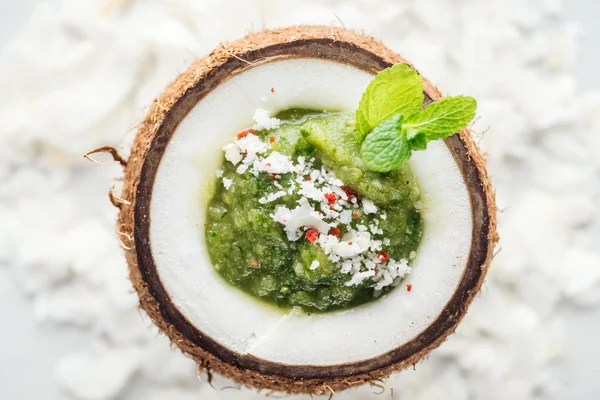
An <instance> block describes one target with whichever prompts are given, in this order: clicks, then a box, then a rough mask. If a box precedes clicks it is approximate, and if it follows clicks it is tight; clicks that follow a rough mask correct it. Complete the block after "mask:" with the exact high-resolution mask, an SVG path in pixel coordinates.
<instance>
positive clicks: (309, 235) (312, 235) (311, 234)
mask: <svg viewBox="0 0 600 400" xmlns="http://www.w3.org/2000/svg"><path fill="white" fill-rule="evenodd" d="M304 237H305V238H306V240H308V241H309V242H311V243H314V242H316V241H317V239H318V238H319V232H318V231H317V230H316V229H315V228H311V229H309V230H307V231H306V234H305V235H304Z"/></svg>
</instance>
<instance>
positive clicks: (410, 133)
mask: <svg viewBox="0 0 600 400" xmlns="http://www.w3.org/2000/svg"><path fill="white" fill-rule="evenodd" d="M405 132H406V140H407V141H408V144H409V145H410V148H411V149H413V150H425V149H427V143H428V142H429V139H427V135H425V134H424V133H423V132H419V131H417V130H415V129H405Z"/></svg>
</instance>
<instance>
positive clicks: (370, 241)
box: [205, 109, 422, 312]
mask: <svg viewBox="0 0 600 400" xmlns="http://www.w3.org/2000/svg"><path fill="white" fill-rule="evenodd" d="M275 118H277V119H278V120H279V123H278V125H279V126H278V127H271V129H262V130H261V129H255V130H248V131H244V132H241V133H240V134H238V136H237V139H236V141H235V142H234V144H232V145H228V146H229V147H227V148H226V152H225V154H226V156H225V157H224V159H223V163H222V166H221V169H220V170H219V171H218V174H217V176H218V179H217V183H216V189H215V193H214V195H213V197H212V199H211V200H210V202H209V204H208V208H207V211H206V216H207V219H206V228H205V229H206V232H205V233H206V241H207V247H208V252H209V255H210V258H211V261H212V264H213V265H214V268H215V269H216V271H217V272H218V273H219V274H220V275H221V276H222V277H223V279H224V280H225V281H227V282H228V283H229V284H231V285H234V286H236V287H238V288H240V289H241V290H243V291H245V292H247V293H249V294H250V295H252V296H255V297H256V298H259V299H261V300H263V301H266V302H269V303H272V304H275V305H277V306H278V307H282V308H285V309H288V308H292V307H300V308H302V309H303V310H304V311H306V312H326V311H332V310H339V309H347V308H351V307H355V306H358V305H361V304H364V303H367V302H370V301H374V300H376V299H378V298H380V297H381V296H382V295H385V294H386V293H388V292H390V291H391V290H393V289H394V288H395V287H397V286H398V284H399V283H400V282H401V281H402V279H403V278H404V277H405V276H406V274H408V273H409V272H410V267H409V265H408V264H409V262H410V261H411V260H412V259H413V258H414V257H415V254H416V251H417V247H418V245H419V242H420V239H421V235H422V218H421V214H420V204H421V202H420V191H419V186H418V183H417V181H416V179H415V177H414V175H413V174H412V172H411V170H410V168H409V166H408V163H405V164H403V165H402V166H401V167H400V168H399V169H397V170H394V171H392V172H387V173H377V172H371V171H367V170H366V168H365V167H364V164H363V162H362V160H361V158H360V144H359V142H358V141H357V139H356V132H355V126H354V113H345V112H322V111H312V110H303V109H290V110H286V111H283V112H280V113H279V114H277V115H276V116H275Z"/></svg>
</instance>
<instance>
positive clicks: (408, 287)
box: [406, 283, 412, 292]
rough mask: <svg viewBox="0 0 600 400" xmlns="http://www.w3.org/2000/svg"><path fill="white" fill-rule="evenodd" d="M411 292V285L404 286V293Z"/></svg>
mask: <svg viewBox="0 0 600 400" xmlns="http://www.w3.org/2000/svg"><path fill="white" fill-rule="evenodd" d="M411 290H412V283H409V284H408V285H406V291H407V292H410V291H411Z"/></svg>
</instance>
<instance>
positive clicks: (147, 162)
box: [117, 26, 497, 394]
mask: <svg viewBox="0 0 600 400" xmlns="http://www.w3.org/2000/svg"><path fill="white" fill-rule="evenodd" d="M298 57H305V58H306V57H308V58H320V59H327V60H331V61H336V62H341V63H345V64H349V65H352V66H354V67H358V68H360V69H363V70H365V71H367V72H371V73H373V74H375V73H377V72H378V71H380V70H381V69H384V68H386V67H389V66H390V65H392V64H396V63H408V64H410V63H409V62H408V61H407V60H406V59H404V58H403V57H401V56H400V55H398V54H396V53H394V52H392V51H391V50H389V49H388V48H386V47H385V46H383V45H382V44H381V43H380V42H379V41H377V40H375V39H374V38H371V37H367V36H364V35H361V34H358V33H355V32H353V31H349V30H346V29H341V28H334V27H328V26H297V27H289V28H283V29H275V30H268V31H262V32H258V33H252V34H249V35H247V36H246V37H244V38H242V39H239V40H236V41H234V42H231V43H226V44H223V45H221V46H220V47H219V48H217V49H216V50H214V51H213V52H212V53H211V54H209V55H208V56H206V57H203V58H201V59H199V60H197V61H196V62H194V63H193V64H192V65H191V66H190V67H189V68H188V69H187V70H186V71H185V72H183V73H182V74H180V75H179V77H178V78H177V79H176V80H175V81H174V82H172V83H171V84H170V85H169V86H168V87H167V88H166V90H165V91H164V92H163V93H162V94H161V95H160V96H159V97H158V98H156V99H155V100H154V101H153V103H152V105H151V107H150V109H149V111H148V112H147V114H146V117H145V119H144V120H143V122H142V123H141V124H140V127H139V130H138V132H137V135H136V138H135V140H134V143H133V146H132V151H131V155H130V158H129V160H128V163H127V166H126V169H125V177H124V185H123V191H122V195H121V197H122V198H123V199H124V200H126V201H127V202H129V203H131V204H123V205H122V206H121V207H120V213H119V218H118V224H117V231H118V235H119V239H120V240H121V242H122V243H123V244H124V247H125V248H126V259H127V263H128V266H129V271H130V279H131V281H132V283H133V286H134V287H135V289H136V291H137V294H138V297H139V299H140V307H141V308H142V309H143V310H145V311H146V313H147V314H148V315H149V316H150V318H151V319H152V321H153V322H154V324H155V325H157V327H158V328H159V329H160V330H161V331H162V332H163V333H164V334H166V335H167V336H168V337H169V339H170V340H171V342H172V343H173V344H175V345H176V346H177V347H179V348H180V349H181V350H182V351H183V352H184V353H186V354H187V355H189V356H190V357H191V358H193V359H194V360H195V361H196V362H197V363H198V364H199V366H200V368H203V369H207V370H212V371H215V372H217V373H219V374H222V375H224V376H226V377H228V378H231V379H233V380H235V381H237V382H240V383H242V384H244V385H247V386H251V387H256V388H259V389H271V390H279V391H285V392H289V393H316V394H318V393H325V392H327V391H331V392H333V391H338V390H342V389H346V388H349V387H352V386H356V385H359V384H362V383H364V382H369V381H375V380H381V379H383V378H385V377H387V376H388V375H389V374H390V373H391V372H393V371H395V370H399V369H402V368H406V367H408V366H410V365H414V364H415V363H417V362H418V361H419V360H421V359H422V358H423V357H425V356H426V355H427V354H428V353H429V351H431V350H432V349H433V348H435V347H437V346H439V345H440V344H441V343H442V342H443V341H444V340H445V339H446V338H447V337H448V336H449V335H450V334H452V333H453V332H454V330H455V329H456V327H457V325H458V323H459V322H460V320H461V319H462V318H463V316H464V315H465V313H466V311H467V308H468V306H469V305H470V303H471V302H472V300H473V298H474V296H475V295H476V294H477V293H478V291H479V289H480V287H481V285H482V283H483V279H484V277H485V274H486V272H487V269H488V267H489V264H490V261H491V259H492V255H493V249H494V245H495V243H496V241H497V234H496V204H495V199H494V192H493V190H492V187H491V182H490V180H489V178H488V175H487V171H486V168H485V162H484V160H483V158H482V156H481V155H480V153H479V151H478V149H477V146H476V144H475V143H474V141H473V139H472V138H471V135H470V133H469V132H468V130H463V131H462V132H460V133H459V134H456V135H454V136H451V137H449V138H447V139H445V140H444V141H445V143H446V145H447V146H448V148H449V149H450V151H451V153H452V154H453V156H454V158H455V160H456V162H457V165H458V166H459V168H460V170H461V173H462V175H463V178H464V179H465V183H466V186H467V188H468V191H469V198H470V202H471V210H472V216H473V237H472V240H471V251H470V255H469V260H468V262H467V267H466V268H465V270H464V272H463V276H462V278H461V280H460V283H459V285H458V287H457V290H456V291H455V293H454V294H453V296H452V298H451V299H450V301H449V302H448V303H447V304H446V305H445V306H444V308H443V309H442V311H441V313H440V314H439V315H438V317H437V318H436V319H435V320H434V321H433V322H432V323H431V324H430V325H429V327H428V328H426V329H425V331H423V332H422V333H421V334H419V335H417V336H416V337H415V338H413V339H412V340H411V341H409V342H406V343H404V344H403V345H401V346H399V347H398V348H396V349H393V350H391V351H390V352H388V353H386V354H383V355H380V356H378V357H374V358H372V359H368V360H361V361H358V362H354V363H347V364H339V365H328V366H311V365H302V366H296V365H293V366H290V365H285V364H279V363H274V362H271V361H267V360H261V359H258V358H255V357H253V356H251V355H239V354H236V353H233V352H231V351H230V350H228V349H225V348H224V347H223V346H221V345H220V344H218V343H217V342H215V341H214V340H212V339H211V338H209V337H208V336H206V335H203V334H202V333H201V332H200V331H198V330H197V329H196V328H195V327H193V325H192V324H191V323H190V322H189V321H187V319H186V318H185V316H183V315H182V314H181V313H180V312H179V311H178V310H177V308H176V306H175V305H174V304H173V303H172V302H171V301H170V299H169V297H168V295H167V294H166V290H165V289H164V287H163V286H162V284H161V283H160V279H159V278H158V274H157V272H156V268H155V265H154V264H153V260H152V255H151V252H150V244H149V239H148V237H149V235H148V231H149V224H150V222H149V217H148V215H149V204H150V200H151V192H152V184H153V179H154V176H153V174H154V175H155V174H156V170H157V169H158V165H159V163H160V155H162V152H163V151H164V149H165V148H166V146H167V145H168V140H169V139H170V135H171V134H172V133H173V131H174V129H175V128H176V126H177V124H178V123H179V122H180V121H181V120H182V119H183V118H184V117H185V115H186V114H187V112H189V109H191V107H193V105H195V104H196V103H197V101H199V100H201V99H202V98H203V97H204V96H205V95H206V94H207V93H208V92H210V89H212V87H216V86H217V85H218V84H220V83H222V82H223V81H224V80H226V79H227V78H229V77H230V76H232V74H235V73H241V72H243V71H244V70H247V69H248V68H252V67H253V66H255V65H256V64H260V63H264V62H270V61H274V60H276V59H281V58H298ZM411 65H412V64H411ZM423 84H424V92H425V94H426V99H427V100H428V101H436V100H439V99H440V98H442V97H443V95H442V93H441V92H440V91H439V90H438V89H437V88H436V87H435V86H434V85H432V84H431V83H430V82H429V81H428V80H427V79H425V78H423ZM210 85H212V86H210ZM203 91H204V92H203ZM182 104H183V106H182ZM186 109H187V111H186ZM178 110H179V111H178ZM182 110H183V111H182ZM157 155H158V158H157ZM194 331H195V332H194ZM211 342H212V343H211Z"/></svg>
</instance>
